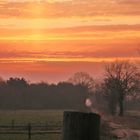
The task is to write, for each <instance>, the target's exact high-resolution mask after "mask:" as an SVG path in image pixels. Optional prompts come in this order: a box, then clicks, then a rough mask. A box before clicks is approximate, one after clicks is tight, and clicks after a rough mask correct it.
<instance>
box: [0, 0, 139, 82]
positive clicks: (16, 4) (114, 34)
mask: <svg viewBox="0 0 140 140" xmlns="http://www.w3.org/2000/svg"><path fill="white" fill-rule="evenodd" d="M139 48H140V1H139V0H98V1H97V0H86V1H85V0H0V67H1V70H0V73H1V76H2V77H3V78H7V77H9V76H23V77H25V78H27V79H30V80H33V81H39V80H45V81H49V82H57V81H59V80H66V79H68V78H69V76H71V75H72V74H73V73H75V72H77V71H86V72H88V73H90V74H91V75H92V76H94V77H97V76H98V75H100V76H101V75H102V73H103V72H102V71H103V70H102V69H103V65H104V64H105V63H107V62H112V61H114V60H116V59H117V60H131V61H139V55H138V50H139ZM75 64H76V65H75ZM77 65H78V66H77ZM43 75H44V76H43Z"/></svg>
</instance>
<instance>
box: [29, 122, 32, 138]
mask: <svg viewBox="0 0 140 140" xmlns="http://www.w3.org/2000/svg"><path fill="white" fill-rule="evenodd" d="M31 129H32V127H31V123H29V124H28V139H31Z"/></svg>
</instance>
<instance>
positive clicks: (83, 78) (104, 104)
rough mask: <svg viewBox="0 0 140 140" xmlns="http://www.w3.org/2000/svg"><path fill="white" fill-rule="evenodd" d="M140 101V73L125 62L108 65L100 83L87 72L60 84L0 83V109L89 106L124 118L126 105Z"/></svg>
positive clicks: (19, 80) (12, 80)
mask: <svg viewBox="0 0 140 140" xmlns="http://www.w3.org/2000/svg"><path fill="white" fill-rule="evenodd" d="M86 101H87V103H86ZM139 101H140V71H139V68H138V67H137V66H136V65H135V64H133V63H130V62H126V61H115V62H112V63H109V64H107V65H106V66H105V68H104V76H103V78H102V79H101V81H100V82H97V81H96V80H94V79H93V78H92V76H90V75H89V74H88V73H86V72H77V73H75V74H74V75H73V76H72V77H71V78H69V79H68V81H66V82H59V83H58V84H48V83H45V82H40V83H29V82H27V80H26V79H24V78H9V79H8V80H6V81H5V80H2V79H1V80H0V109H74V110H81V111H85V110H87V107H88V108H90V109H93V110H100V111H103V112H108V113H110V114H112V115H115V114H118V115H120V116H123V114H124V109H125V105H126V104H131V106H132V102H135V103H137V106H139V105H140V104H139ZM85 103H86V104H87V106H86V105H85Z"/></svg>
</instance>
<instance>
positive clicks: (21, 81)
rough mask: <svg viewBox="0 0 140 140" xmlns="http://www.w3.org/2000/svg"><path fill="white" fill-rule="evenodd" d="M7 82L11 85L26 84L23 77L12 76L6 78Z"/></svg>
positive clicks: (20, 85)
mask: <svg viewBox="0 0 140 140" xmlns="http://www.w3.org/2000/svg"><path fill="white" fill-rule="evenodd" d="M7 84H8V85H9V86H12V87H17V88H25V87H27V86H28V82H27V81H26V80H25V79H24V78H13V77H11V78H10V79H9V80H7Z"/></svg>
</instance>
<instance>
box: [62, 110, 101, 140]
mask: <svg viewBox="0 0 140 140" xmlns="http://www.w3.org/2000/svg"><path fill="white" fill-rule="evenodd" d="M99 139H100V116H99V115H97V114H94V113H80V112H64V120H63V140H99Z"/></svg>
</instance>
